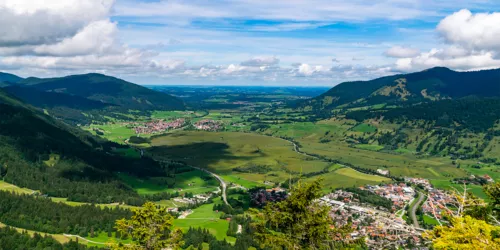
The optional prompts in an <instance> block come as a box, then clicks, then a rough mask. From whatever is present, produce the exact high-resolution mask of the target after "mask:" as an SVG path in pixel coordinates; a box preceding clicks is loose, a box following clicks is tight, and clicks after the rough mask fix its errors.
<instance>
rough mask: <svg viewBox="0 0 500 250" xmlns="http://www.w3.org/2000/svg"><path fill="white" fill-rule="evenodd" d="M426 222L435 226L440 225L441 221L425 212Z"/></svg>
mask: <svg viewBox="0 0 500 250" xmlns="http://www.w3.org/2000/svg"><path fill="white" fill-rule="evenodd" d="M424 223H425V224H427V225H434V226H437V225H439V223H438V221H437V220H436V219H434V218H433V217H431V216H429V215H426V214H424Z"/></svg>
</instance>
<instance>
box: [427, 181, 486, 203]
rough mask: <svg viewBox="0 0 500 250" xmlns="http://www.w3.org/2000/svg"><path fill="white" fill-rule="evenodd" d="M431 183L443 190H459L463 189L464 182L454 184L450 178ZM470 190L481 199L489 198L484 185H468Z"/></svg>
mask: <svg viewBox="0 0 500 250" xmlns="http://www.w3.org/2000/svg"><path fill="white" fill-rule="evenodd" d="M431 184H432V185H433V186H434V187H435V188H438V189H443V190H450V191H451V190H458V191H463V190H464V189H463V184H454V183H451V182H450V181H449V180H431ZM467 189H468V190H469V192H471V193H472V194H474V195H475V196H477V197H479V198H481V199H485V200H487V199H488V196H487V195H486V194H485V193H484V192H483V187H482V186H479V185H467Z"/></svg>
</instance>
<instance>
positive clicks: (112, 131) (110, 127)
mask: <svg viewBox="0 0 500 250" xmlns="http://www.w3.org/2000/svg"><path fill="white" fill-rule="evenodd" d="M94 128H98V129H100V130H101V131H103V132H104V135H103V137H105V138H106V139H108V140H110V141H113V142H116V143H121V144H123V142H124V141H125V140H126V139H128V138H130V137H131V136H133V135H135V132H134V130H132V129H130V128H127V127H126V126H125V125H124V124H122V123H108V124H105V125H95V124H94V125H90V126H88V127H84V128H83V129H85V130H87V131H90V132H91V133H92V134H94V135H95V134H96V132H95V131H94V130H93V129H94Z"/></svg>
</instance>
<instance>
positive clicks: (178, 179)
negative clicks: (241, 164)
mask: <svg viewBox="0 0 500 250" xmlns="http://www.w3.org/2000/svg"><path fill="white" fill-rule="evenodd" d="M118 176H119V177H120V179H122V181H124V182H125V183H127V184H128V185H130V186H131V187H132V188H133V189H134V190H135V191H136V192H137V193H138V194H141V195H145V194H156V193H162V192H170V193H173V192H180V193H186V192H190V193H194V194H200V193H207V192H212V191H215V190H217V187H218V186H219V183H218V181H217V180H216V179H215V178H213V177H211V176H210V175H209V174H207V173H205V172H203V171H200V170H192V171H189V172H184V173H180V174H176V175H175V184H174V185H173V187H171V188H170V187H168V186H167V185H159V184H157V183H155V182H154V181H153V180H151V179H139V178H137V177H135V176H131V175H127V174H123V173H122V174H119V175H118ZM204 178H208V180H205V179H204Z"/></svg>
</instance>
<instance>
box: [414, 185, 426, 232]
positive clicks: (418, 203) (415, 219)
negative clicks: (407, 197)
mask: <svg viewBox="0 0 500 250" xmlns="http://www.w3.org/2000/svg"><path fill="white" fill-rule="evenodd" d="M424 197H425V196H424V195H422V193H420V192H419V193H418V200H417V201H416V202H415V203H414V204H413V207H411V210H410V216H411V219H412V220H413V226H415V227H416V228H420V225H419V224H418V220H417V215H415V212H416V211H417V208H418V207H420V204H421V203H422V201H424Z"/></svg>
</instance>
